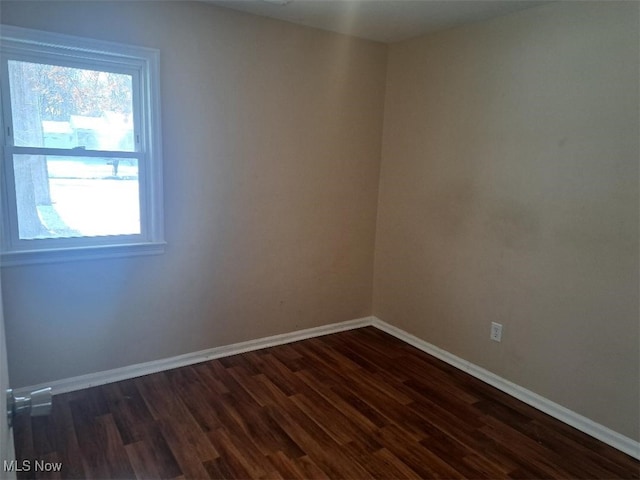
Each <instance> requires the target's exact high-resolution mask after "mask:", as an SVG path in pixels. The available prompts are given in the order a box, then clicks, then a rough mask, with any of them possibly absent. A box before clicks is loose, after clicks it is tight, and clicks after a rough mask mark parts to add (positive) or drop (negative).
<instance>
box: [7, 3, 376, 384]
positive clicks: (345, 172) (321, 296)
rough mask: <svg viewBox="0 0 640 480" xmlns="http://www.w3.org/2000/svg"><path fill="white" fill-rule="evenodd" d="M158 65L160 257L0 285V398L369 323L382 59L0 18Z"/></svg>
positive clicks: (325, 41) (173, 17)
mask: <svg viewBox="0 0 640 480" xmlns="http://www.w3.org/2000/svg"><path fill="white" fill-rule="evenodd" d="M0 8H1V22H2V23H4V24H10V25H16V26H21V27H27V28H34V29H41V30H48V31H55V32H59V33H65V34H71V35H79V36H85V37H91V38H98V39H103V40H110V41H117V42H123V43H130V44H134V45H142V46H147V47H153V48H158V49H159V50H160V52H161V79H160V80H161V88H162V121H163V149H164V183H165V185H164V191H165V224H166V239H167V242H168V245H167V248H166V253H165V254H164V255H160V256H148V257H135V258H123V259H115V260H114V259H110V260H104V261H84V262H73V263H57V264H48V265H34V266H24V267H11V268H3V270H2V276H3V278H2V280H3V286H4V291H5V295H4V296H5V312H6V329H7V339H8V348H9V358H10V362H11V363H10V373H11V378H12V381H13V386H14V387H20V386H26V385H33V384H38V383H40V382H45V381H49V380H55V379H61V378H67V377H71V376H76V375H81V374H85V373H91V372H97V371H102V370H106V369H112V368H117V367H121V366H125V365H130V364H134V363H139V362H144V361H150V360H154V359H159V358H165V357H170V356H174V355H178V354H182V353H187V352H193V351H197V350H201V349H205V348H209V347H214V346H220V345H227V344H230V343H235V342H239V341H243V340H249V339H254V338H259V337H263V336H267V335H273V334H278V333H284V332H289V331H293V330H298V329H303V328H309V327H314V326H319V325H324V324H328V323H333V322H337V321H343V320H350V319H354V318H359V317H363V316H366V315H369V314H370V313H371V299H372V279H373V246H374V234H375V220H376V208H377V205H376V202H377V189H378V173H379V165H380V145H381V138H382V111H383V105H384V82H385V68H386V46H384V45H382V44H378V43H374V42H368V41H362V40H356V39H352V38H349V37H346V36H342V35H338V34H332V33H327V32H322V31H319V30H314V29H311V28H306V27H297V26H294V25H292V24H288V23H285V22H280V21H276V20H270V19H265V18H261V17H256V16H251V15H247V14H243V13H239V12H234V11H231V10H226V9H220V8H216V7H213V6H211V5H207V4H203V3H196V2H193V3H192V2H183V1H180V2H116V3H106V2H68V3H65V2H56V1H47V2H5V1H3V2H2V5H1V7H0Z"/></svg>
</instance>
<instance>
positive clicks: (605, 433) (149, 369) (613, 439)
mask: <svg viewBox="0 0 640 480" xmlns="http://www.w3.org/2000/svg"><path fill="white" fill-rule="evenodd" d="M367 326H374V327H376V328H378V329H380V330H382V331H384V332H386V333H388V334H390V335H393V336H394V337H396V338H398V339H400V340H402V341H403V342H406V343H408V344H409V345H413V346H414V347H416V348H418V349H420V350H422V351H423V352H426V353H428V354H430V355H433V356H434V357H436V358H438V359H440V360H442V361H444V362H446V363H448V364H449V365H452V366H454V367H456V368H458V369H460V370H462V371H464V372H467V373H468V374H470V375H472V376H474V377H476V378H478V379H479V380H482V381H483V382H485V383H488V384H489V385H491V386H493V387H496V388H497V389H498V390H501V391H503V392H505V393H507V394H509V395H511V396H512V397H515V398H517V399H518V400H521V401H522V402H524V403H526V404H528V405H531V406H532V407H534V408H537V409H538V410H540V411H542V412H544V413H546V414H548V415H550V416H552V417H554V418H556V419H558V420H560V421H561V422H564V423H566V424H568V425H571V426H572V427H574V428H576V429H578V430H580V431H581V432H584V433H586V434H587V435H590V436H592V437H594V438H596V439H598V440H600V441H602V442H604V443H606V444H607V445H610V446H612V447H614V448H616V449H618V450H620V451H622V452H624V453H626V454H627V455H630V456H632V457H634V458H637V459H639V460H640V442H636V441H635V440H633V439H631V438H629V437H626V436H624V435H621V434H620V433H617V432H614V431H613V430H611V429H610V428H607V427H605V426H604V425H601V424H599V423H596V422H594V421H593V420H590V419H588V418H587V417H584V416H582V415H580V414H578V413H576V412H573V411H571V410H569V409H568V408H565V407H563V406H562V405H559V404H557V403H555V402H552V401H551V400H549V399H547V398H544V397H542V396H540V395H538V394H536V393H534V392H532V391H530V390H527V389H526V388H523V387H521V386H519V385H516V384H515V383H512V382H510V381H509V380H506V379H504V378H502V377H500V376H498V375H496V374H495V373H492V372H490V371H488V370H485V369H484V368H482V367H479V366H477V365H475V364H473V363H471V362H468V361H467V360H463V359H462V358H460V357H457V356H455V355H453V354H451V353H449V352H447V351H445V350H442V349H441V348H438V347H436V346H435V345H432V344H430V343H428V342H425V341H424V340H422V339H420V338H418V337H416V336H414V335H411V334H410V333H407V332H405V331H404V330H402V329H400V328H397V327H394V326H393V325H390V324H388V323H386V322H384V321H382V320H380V319H379V318H377V317H364V318H359V319H356V320H349V321H346V322H340V323H332V324H329V325H323V326H321V327H315V328H309V329H305V330H298V331H295V332H289V333H283V334H280V335H273V336H270V337H264V338H259V339H256V340H249V341H246V342H240V343H234V344H232V345H225V346H222V347H214V348H210V349H207V350H200V351H198V352H193V353H187V354H184V355H178V356H176V357H171V358H164V359H160V360H154V361H151V362H145V363H138V364H135V365H130V366H127V367H122V368H116V369H113V370H107V371H103V372H97V373H90V374H88V375H80V376H78V377H72V378H66V379H62V380H56V381H53V382H46V383H42V384H39V385H33V386H30V387H23V388H16V389H14V391H15V393H16V394H17V395H24V394H27V393H28V392H32V391H34V390H38V389H40V388H45V387H51V390H52V392H53V394H54V395H57V394H61V393H66V392H72V391H75V390H81V389H83V388H89V387H95V386H98V385H104V384H106V383H111V382H118V381H120V380H127V379H130V378H135V377H141V376H143V375H149V374H151V373H156V372H161V371H164V370H169V369H172V368H178V367H184V366H186V365H193V364H195V363H200V362H206V361H207V360H212V359H214V358H220V357H228V356H231V355H236V354H238V353H244V352H249V351H253V350H259V349H262V348H268V347H273V346H276V345H283V344H286V343H291V342H297V341H299V340H305V339H307V338H312V337H320V336H322V335H329V334H331V333H337V332H342V331H345V330H353V329H356V328H362V327H367Z"/></svg>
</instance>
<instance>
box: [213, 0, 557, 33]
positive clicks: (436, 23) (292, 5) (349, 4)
mask: <svg viewBox="0 0 640 480" xmlns="http://www.w3.org/2000/svg"><path fill="white" fill-rule="evenodd" d="M205 1H207V2H208V3H213V4H215V5H218V6H220V7H225V8H232V9H234V10H240V11H243V12H248V13H252V14H255V15H261V16H265V17H272V18H278V19H280V20H285V21H287V22H293V23H298V24H301V25H306V26H309V27H315V28H320V29H323V30H330V31H333V32H339V33H344V34H347V35H353V36H356V37H361V38H366V39H369V40H375V41H378V42H384V43H392V42H397V41H400V40H406V39H408V38H413V37H418V36H420V35H424V34H425V33H428V32H433V31H436V30H443V29H445V28H450V27H454V26H457V25H461V24H464V23H471V22H477V21H481V20H486V19H488V18H492V17H498V16H500V15H506V14H508V13H512V12H515V11H518V10H524V9H526V8H531V7H535V6H538V5H542V4H544V3H548V2H546V1H541V0H290V1H288V3H285V2H287V0H205Z"/></svg>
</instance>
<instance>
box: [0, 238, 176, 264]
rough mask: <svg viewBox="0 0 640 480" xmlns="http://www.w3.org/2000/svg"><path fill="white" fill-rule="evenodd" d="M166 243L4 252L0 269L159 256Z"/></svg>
mask: <svg viewBox="0 0 640 480" xmlns="http://www.w3.org/2000/svg"><path fill="white" fill-rule="evenodd" d="M165 245H166V242H153V243H134V244H126V245H100V246H91V247H77V248H64V249H55V250H25V251H21V252H6V253H3V254H2V255H1V257H0V267H15V266H19V265H34V264H40V263H58V262H74V261H81V260H99V259H103V258H120V257H134V256H139V255H159V254H162V253H164V247H165Z"/></svg>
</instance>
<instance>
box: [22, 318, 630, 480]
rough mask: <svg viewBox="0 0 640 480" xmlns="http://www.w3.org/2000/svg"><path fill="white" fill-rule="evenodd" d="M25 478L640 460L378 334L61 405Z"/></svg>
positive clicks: (381, 475)
mask: <svg viewBox="0 0 640 480" xmlns="http://www.w3.org/2000/svg"><path fill="white" fill-rule="evenodd" d="M15 444H16V455H17V459H18V461H21V460H24V459H26V460H30V461H34V460H36V459H38V460H46V461H60V462H62V464H63V467H62V470H61V471H60V472H59V473H55V472H49V473H46V472H40V473H39V474H35V473H33V472H32V473H28V472H19V475H18V477H19V478H20V479H24V478H63V479H67V478H100V479H102V478H138V479H149V478H165V479H180V480H185V479H192V478H229V479H236V478H255V479H279V478H282V479H301V478H304V479H335V478H341V479H342V478H353V479H356V478H357V479H363V478H375V479H388V478H411V479H416V478H448V479H453V478H478V479H480V478H490V479H494V478H500V479H503V478H526V479H531V478H603V479H604V478H607V479H608V478H612V479H613V478H621V479H634V478H635V479H638V478H640V462H638V461H636V460H635V459H633V458H631V457H629V456H628V455H625V454H623V453H621V452H619V451H617V450H615V449H613V448H611V447H609V446H607V445H605V444H603V443H602V442H599V441H597V440H595V439H594V438H592V437H589V436H587V435H585V434H583V433H581V432H579V431H577V430H576V429H574V428H572V427H570V426H568V425H566V424H563V423H561V422H559V421H557V420H555V419H553V418H551V417H549V416H548V415H546V414H544V413H542V412H540V411H538V410H536V409H534V408H532V407H530V406H529V405H526V404H524V403H522V402H520V401H518V400H516V399H515V398H513V397H511V396H509V395H507V394H505V393H504V392H501V391H498V390H496V389H495V388H493V387H491V386H489V385H487V384H485V383H483V382H481V381H479V380H478V379H476V378H473V377H471V376H469V375H468V374H466V373H464V372H462V371H460V370H458V369H456V368H454V367H452V366H451V365H448V364H446V363H444V362H442V361H440V360H438V359H436V358H434V357H431V356H429V355H427V354H425V353H424V352H421V351H419V350H417V349H415V348H413V347H411V346H410V345H408V344H406V343H403V342H401V341H400V340H398V339H396V338H393V337H391V336H389V335H387V334H385V333H384V332H381V331H379V330H377V329H374V328H371V327H366V328H361V329H357V330H351V331H346V332H341V333H338V334H333V335H328V336H324V337H319V338H313V339H308V340H304V341H299V342H295V343H292V344H288V345H281V346H274V347H269V348H267V349H264V350H259V351H254V352H248V353H245V354H240V355H234V356H232V357H227V358H222V359H216V360H211V361H208V362H203V363H200V364H197V365H192V366H187V367H182V368H178V369H174V370H170V371H166V372H160V373H157V374H153V375H147V376H144V377H140V378H137V379H132V380H125V381H122V382H116V383H113V384H109V385H103V386H99V387H93V388H90V389H86V390H81V391H77V392H70V393H67V394H63V395H58V396H56V397H54V403H53V413H52V415H51V417H49V418H37V419H30V418H27V417H21V418H18V419H16V425H15Z"/></svg>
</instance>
